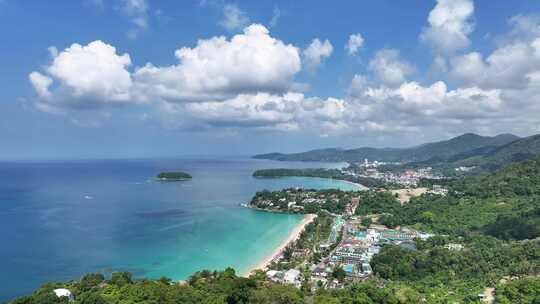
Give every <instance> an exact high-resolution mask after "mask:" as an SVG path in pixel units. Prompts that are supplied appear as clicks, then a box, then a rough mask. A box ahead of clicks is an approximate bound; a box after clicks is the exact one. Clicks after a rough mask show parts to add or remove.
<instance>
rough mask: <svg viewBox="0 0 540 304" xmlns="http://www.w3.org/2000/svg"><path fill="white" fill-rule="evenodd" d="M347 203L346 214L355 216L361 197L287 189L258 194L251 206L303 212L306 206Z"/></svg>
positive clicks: (348, 194)
mask: <svg viewBox="0 0 540 304" xmlns="http://www.w3.org/2000/svg"><path fill="white" fill-rule="evenodd" d="M340 201H345V202H347V203H346V205H345V212H346V214H347V215H353V214H354V212H355V210H356V207H357V206H358V204H359V203H360V197H358V196H356V195H353V194H351V193H341V195H338V194H337V193H323V192H321V191H315V190H306V189H301V188H295V189H287V190H285V191H275V192H270V193H265V194H264V195H263V194H261V193H258V194H257V195H256V196H255V198H254V200H253V201H252V202H251V203H250V204H249V206H250V207H256V208H261V209H266V210H276V211H286V212H302V211H304V208H305V206H306V205H309V204H313V205H323V204H325V203H328V202H331V203H338V202H340Z"/></svg>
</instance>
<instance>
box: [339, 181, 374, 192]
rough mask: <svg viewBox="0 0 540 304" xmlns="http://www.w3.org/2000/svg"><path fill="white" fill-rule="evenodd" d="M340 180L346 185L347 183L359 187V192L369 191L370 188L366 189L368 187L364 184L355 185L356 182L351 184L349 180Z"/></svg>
mask: <svg viewBox="0 0 540 304" xmlns="http://www.w3.org/2000/svg"><path fill="white" fill-rule="evenodd" d="M338 180H339V181H342V182H344V183H347V184H351V185H355V186H356V187H358V190H359V191H364V190H369V187H366V186H364V185H362V184H359V183H354V182H351V181H348V180H343V179H338Z"/></svg>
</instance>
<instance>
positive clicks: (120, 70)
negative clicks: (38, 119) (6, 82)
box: [29, 40, 133, 107]
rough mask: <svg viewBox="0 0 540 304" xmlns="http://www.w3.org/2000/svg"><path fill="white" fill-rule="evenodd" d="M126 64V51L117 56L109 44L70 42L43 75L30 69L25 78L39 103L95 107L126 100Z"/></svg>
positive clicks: (129, 82) (129, 84) (128, 77)
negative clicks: (27, 76) (30, 84)
mask: <svg viewBox="0 0 540 304" xmlns="http://www.w3.org/2000/svg"><path fill="white" fill-rule="evenodd" d="M130 65H131V59H130V57H129V55H128V54H122V55H119V54H117V53H116V49H115V48H114V47H113V46H111V45H109V44H106V43H104V42H102V41H99V40H97V41H94V42H91V43H89V44H88V45H86V46H82V45H80V44H77V43H74V44H72V45H71V46H70V47H68V48H66V49H65V50H63V51H61V52H59V53H58V54H57V55H56V57H54V58H53V60H52V63H51V64H50V65H48V66H47V67H46V69H45V73H46V75H44V74H42V73H40V72H35V71H34V72H32V73H31V74H30V75H29V77H30V81H31V83H32V85H33V86H34V88H35V89H36V92H37V93H38V96H39V97H40V98H42V102H45V103H50V105H51V106H58V107H95V106H96V105H98V104H103V103H110V102H129V101H130V90H131V88H132V84H133V83H132V80H131V75H130V72H129V71H128V70H127V68H128V67H129V66H130ZM53 85H54V88H53V90H51V89H50V87H51V86H53Z"/></svg>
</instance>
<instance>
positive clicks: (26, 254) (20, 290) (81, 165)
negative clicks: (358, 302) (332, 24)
mask: <svg viewBox="0 0 540 304" xmlns="http://www.w3.org/2000/svg"><path fill="white" fill-rule="evenodd" d="M310 166H311V167H335V166H337V164H321V163H292V162H291V163H289V162H273V161H264V160H253V159H248V158H199V159H195V158H184V159H159V160H84V161H47V162H0V231H1V233H0V244H1V245H0V301H5V300H9V299H13V298H14V297H16V296H19V295H23V294H27V293H30V292H32V291H33V290H34V289H36V288H38V287H39V286H40V285H41V284H42V283H44V282H47V281H65V280H71V279H78V278H80V276H81V275H82V274H84V273H86V272H96V271H99V272H103V273H110V272H111V271H118V270H125V271H131V272H133V273H134V275H135V276H136V277H149V278H158V277H161V276H168V277H170V278H172V279H175V280H178V279H185V278H187V277H188V276H189V275H190V274H192V273H193V272H195V271H198V270H201V269H205V268H206V269H223V268H225V267H227V266H232V267H234V268H235V269H237V271H238V272H239V273H242V272H244V271H246V270H247V269H249V267H250V266H253V265H256V264H257V262H258V261H259V260H260V259H261V258H262V257H264V256H267V255H268V254H269V253H270V252H271V251H272V249H273V248H275V246H277V245H278V244H279V243H280V242H281V241H282V240H284V239H285V238H286V236H287V234H288V233H289V232H290V231H291V230H292V229H293V228H294V226H295V225H297V223H298V222H299V221H300V219H301V216H300V215H285V214H272V213H266V212H261V211H254V210H250V209H247V208H243V207H240V206H239V204H240V203H245V202H248V201H249V200H250V199H251V197H252V196H253V195H254V194H255V192H256V191H258V190H262V189H270V190H277V189H282V188H286V187H296V186H299V187H306V188H331V187H332V188H341V189H347V190H352V189H355V186H353V185H350V184H347V183H343V182H339V181H332V180H325V179H310V178H282V179H255V178H253V177H252V176H251V174H252V173H253V171H254V170H256V169H260V168H272V167H289V168H295V167H310ZM174 170H182V171H186V172H188V173H190V174H191V175H192V176H193V180H191V181H184V182H158V181H154V180H153V177H154V176H155V175H156V174H157V173H159V172H161V171H174Z"/></svg>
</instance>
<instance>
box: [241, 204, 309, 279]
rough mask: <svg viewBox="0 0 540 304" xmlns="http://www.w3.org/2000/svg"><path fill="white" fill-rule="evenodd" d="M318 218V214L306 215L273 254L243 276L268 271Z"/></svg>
mask: <svg viewBox="0 0 540 304" xmlns="http://www.w3.org/2000/svg"><path fill="white" fill-rule="evenodd" d="M316 217H317V215H316V214H305V215H304V218H303V219H302V221H300V223H298V225H297V226H296V227H295V228H294V229H293V230H292V231H291V232H290V233H289V236H288V237H287V238H286V239H285V240H283V242H281V243H280V244H279V245H278V246H277V247H276V248H274V250H272V252H271V253H270V254H269V255H267V256H265V257H264V258H263V259H262V260H260V261H259V262H258V263H257V264H256V265H255V266H253V267H250V268H249V269H248V270H247V271H246V272H245V273H244V274H243V275H244V276H249V275H250V274H252V273H253V272H254V271H255V270H263V271H264V270H266V269H267V268H268V266H269V265H270V264H271V263H272V261H273V260H274V259H275V258H276V257H277V256H279V255H280V254H281V253H282V252H283V250H285V248H286V247H287V245H289V244H291V243H293V242H295V241H296V240H297V239H298V238H299V237H300V234H301V233H302V231H304V229H305V228H306V226H307V225H308V224H309V223H311V222H313V220H315V218H316Z"/></svg>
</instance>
